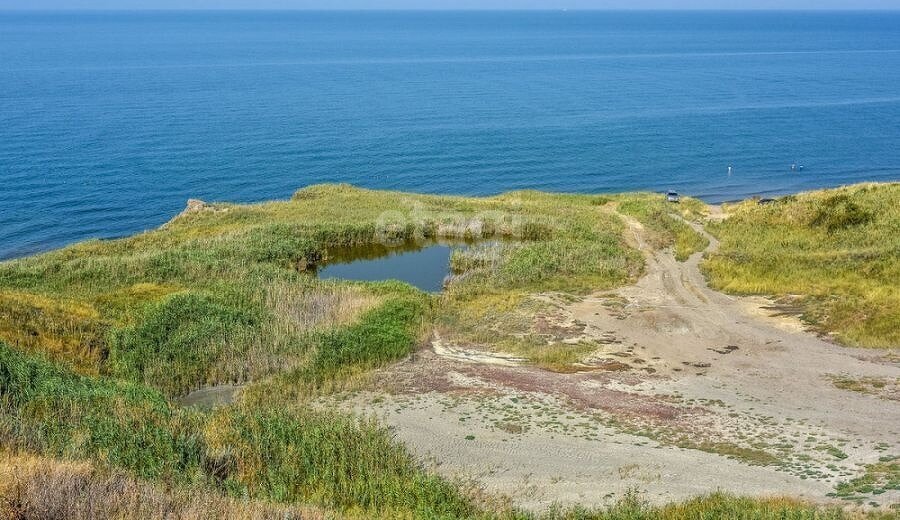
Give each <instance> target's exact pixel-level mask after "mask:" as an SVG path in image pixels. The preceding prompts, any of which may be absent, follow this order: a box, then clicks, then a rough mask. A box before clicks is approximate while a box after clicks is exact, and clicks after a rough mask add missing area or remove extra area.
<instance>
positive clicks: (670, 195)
mask: <svg viewBox="0 0 900 520" xmlns="http://www.w3.org/2000/svg"><path fill="white" fill-rule="evenodd" d="M666 200H667V201H669V202H678V201H679V200H681V199H680V198H679V197H678V192H677V191H667V192H666Z"/></svg>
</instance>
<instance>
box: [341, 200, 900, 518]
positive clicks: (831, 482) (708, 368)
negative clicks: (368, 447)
mask: <svg viewBox="0 0 900 520" xmlns="http://www.w3.org/2000/svg"><path fill="white" fill-rule="evenodd" d="M715 216H716V215H715V212H714V213H713V217H715ZM626 220H627V222H628V225H629V232H630V233H631V237H632V239H633V243H634V244H635V245H636V246H638V247H639V248H641V250H642V251H644V253H645V256H646V258H647V269H646V273H645V275H644V276H643V277H642V278H641V279H640V280H639V281H638V282H637V283H636V284H635V285H632V286H629V287H625V288H622V289H620V290H617V291H611V292H604V293H598V294H594V295H590V296H589V297H585V298H577V299H573V298H571V297H568V296H566V297H563V296H562V295H555V294H541V295H535V296H534V297H535V298H539V299H541V300H542V301H544V302H546V303H548V304H550V305H552V306H553V307H554V309H555V312H554V313H553V315H554V316H555V317H556V318H555V319H558V320H561V321H563V322H565V323H567V324H572V323H576V324H578V326H577V327H569V329H571V330H572V331H573V332H572V336H573V337H571V338H568V339H570V340H572V341H581V340H586V339H587V340H592V341H594V342H596V344H598V345H599V348H598V350H597V351H596V352H594V353H592V354H591V356H589V358H588V359H586V360H585V361H584V362H583V363H582V365H583V366H581V367H580V368H581V370H579V371H575V372H572V373H557V372H552V371H548V370H543V369H540V368H537V367H533V366H528V365H527V364H526V363H525V362H524V360H522V359H519V358H517V357H515V356H513V355H510V354H504V353H496V352H489V351H487V350H478V349H473V348H472V347H471V346H468V345H467V346H466V347H465V348H461V347H458V346H454V345H452V344H448V343H447V342H446V341H444V340H442V339H441V338H438V337H436V338H434V341H433V343H432V345H431V347H430V348H424V349H422V350H420V351H419V352H417V353H416V354H415V355H413V356H412V357H410V358H409V359H406V360H404V361H402V362H400V363H398V364H396V365H394V366H391V367H390V368H388V369H385V370H382V371H380V372H379V373H378V374H377V376H376V382H375V383H376V384H375V385H373V388H377V389H379V390H378V391H374V390H373V391H368V392H365V393H362V394H358V395H356V396H355V397H354V398H353V399H352V400H350V401H349V403H345V404H349V405H350V406H353V407H354V408H356V409H357V410H359V411H361V412H363V413H367V414H374V415H376V416H378V417H379V418H381V419H382V420H383V421H384V422H385V423H386V424H388V425H390V426H391V427H392V428H393V429H394V430H395V431H396V434H397V436H398V438H399V439H400V440H402V441H403V442H404V443H406V445H407V446H409V447H410V449H411V450H413V452H414V453H416V454H417V455H419V456H420V457H422V459H423V460H426V461H428V462H429V463H431V464H433V465H434V466H435V467H436V468H437V470H438V471H440V472H442V473H444V474H446V475H449V476H452V477H454V478H460V479H466V480H473V481H474V482H476V483H477V484H478V485H480V486H483V487H484V488H485V489H486V490H487V491H489V492H495V493H500V494H504V495H507V496H509V497H510V499H511V500H513V501H514V502H516V503H517V504H519V505H522V506H525V507H529V508H535V509H540V508H544V507H546V506H548V505H549V504H551V503H553V502H561V503H563V504H574V503H579V504H583V505H588V506H590V505H600V504H605V503H609V502H611V501H614V500H615V499H617V498H620V497H621V496H622V495H623V494H624V493H625V492H627V491H628V490H631V489H636V490H638V491H639V492H641V493H642V495H643V497H644V498H645V499H647V500H649V501H651V502H654V503H662V502H667V501H671V500H676V499H681V498H686V497H689V496H693V495H697V494H700V493H705V492H711V491H715V490H725V491H730V492H734V493H738V494H747V495H772V494H786V495H792V496H800V497H805V498H808V499H811V500H816V501H828V500H841V498H840V497H835V496H834V492H835V486H836V485H837V484H838V483H839V482H842V481H848V480H850V479H853V478H856V477H859V476H860V475H862V474H864V472H865V465H866V464H873V463H877V462H879V460H881V461H884V460H887V459H888V458H889V457H891V456H895V455H898V454H900V443H898V439H900V391H898V385H897V382H898V381H900V364H898V359H900V358H898V355H897V350H894V351H886V350H861V349H850V348H845V347H841V346H838V345H835V344H833V343H831V342H829V341H828V340H827V338H820V337H817V336H816V335H815V334H813V333H811V332H808V331H806V330H804V327H803V325H802V323H801V322H800V321H799V320H798V319H797V317H796V315H795V314H796V313H795V312H794V309H792V308H791V307H790V305H789V304H785V303H783V302H782V303H776V302H772V301H769V300H766V299H764V298H743V297H732V296H727V295H724V294H721V293H718V292H716V291H713V290H711V289H709V288H708V287H707V285H706V283H705V280H704V278H703V276H702V274H701V273H700V270H699V268H698V265H699V263H700V260H701V256H702V253H697V254H695V255H693V256H692V257H691V258H690V259H689V260H687V261H686V262H677V261H676V260H675V259H674V258H673V256H672V254H671V252H668V251H653V250H652V249H650V248H649V247H646V246H645V245H644V242H643V240H642V233H643V230H642V228H641V226H640V224H639V223H637V222H636V221H633V220H630V219H626ZM692 225H694V227H695V229H697V230H698V231H700V232H703V230H702V228H701V226H699V225H696V224H692ZM704 233H705V232H704ZM707 238H709V239H710V246H709V248H708V249H707V251H714V250H715V248H716V247H717V242H716V240H715V239H714V238H713V237H711V236H708V235H707ZM837 381H845V382H846V381H850V382H851V383H855V382H867V381H868V382H873V381H874V382H877V383H878V384H876V385H869V386H865V385H862V386H860V385H854V384H843V385H841V384H836V382H837ZM860 388H868V389H869V390H870V391H860ZM856 498H857V499H858V500H859V501H862V502H863V503H864V504H870V505H874V504H879V505H881V506H889V505H890V504H896V503H898V502H900V492H898V491H897V490H890V489H889V490H886V491H883V492H879V493H878V494H871V496H865V497H864V498H863V497H856Z"/></svg>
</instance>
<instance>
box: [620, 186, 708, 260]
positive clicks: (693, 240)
mask: <svg viewBox="0 0 900 520" xmlns="http://www.w3.org/2000/svg"><path fill="white" fill-rule="evenodd" d="M618 199H619V205H618V210H619V211H620V212H622V213H624V214H626V215H629V216H631V217H634V218H635V219H637V220H638V222H640V223H641V224H642V225H643V226H644V229H645V230H646V232H647V233H646V235H647V239H648V241H649V242H650V244H651V245H652V246H654V247H655V248H657V249H662V248H665V247H672V248H673V250H674V252H675V259H676V260H679V261H682V262H683V261H685V260H687V259H688V257H690V256H691V255H692V254H694V253H696V252H698V251H703V250H704V249H705V248H706V246H708V245H709V240H707V239H706V237H704V236H703V235H701V234H699V233H697V232H696V231H694V230H693V229H691V227H690V226H689V225H687V224H685V223H684V222H683V221H681V220H679V219H677V218H674V217H673V216H672V215H678V216H680V217H682V218H684V219H687V220H696V219H697V218H699V217H701V216H702V215H703V214H704V213H705V210H704V207H705V206H704V204H703V203H702V202H700V201H699V200H697V199H692V198H690V197H683V198H682V199H681V202H679V203H677V204H673V203H670V202H666V198H665V196H663V195H655V194H629V195H621V196H619V197H618Z"/></svg>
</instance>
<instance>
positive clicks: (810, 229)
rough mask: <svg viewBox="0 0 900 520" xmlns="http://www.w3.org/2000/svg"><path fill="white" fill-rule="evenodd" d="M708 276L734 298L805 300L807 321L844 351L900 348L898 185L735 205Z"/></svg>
mask: <svg viewBox="0 0 900 520" xmlns="http://www.w3.org/2000/svg"><path fill="white" fill-rule="evenodd" d="M727 211H728V215H729V216H728V218H727V219H725V220H723V221H721V222H716V223H711V224H710V225H709V226H708V229H709V230H710V231H711V232H712V233H713V234H715V235H716V236H717V237H718V238H719V240H720V241H721V246H720V248H719V251H718V252H717V253H716V254H714V255H712V256H710V258H708V259H707V260H706V261H705V262H704V264H703V269H704V271H705V272H706V274H707V275H708V277H709V279H710V282H711V283H712V285H713V286H715V287H716V288H719V289H722V290H724V291H727V292H731V293H737V294H767V295H775V296H782V297H783V296H794V295H796V296H799V297H800V300H799V302H800V304H801V305H802V307H803V311H804V313H803V318H804V319H805V320H807V321H808V322H810V323H812V324H814V325H815V326H816V327H818V328H819V329H820V330H821V331H822V332H825V333H830V334H833V335H834V336H835V337H837V338H838V339H839V340H841V341H842V342H844V343H846V344H848V345H853V346H863V347H896V346H898V345H900V326H898V324H900V184H896V183H895V184H869V185H856V186H850V187H846V188H839V189H835V190H825V191H818V192H811V193H804V194H800V195H797V196H791V197H785V198H783V199H779V201H778V202H775V203H773V204H767V205H757V204H756V203H755V202H753V201H748V202H745V203H742V204H737V205H733V206H729V207H728V208H727Z"/></svg>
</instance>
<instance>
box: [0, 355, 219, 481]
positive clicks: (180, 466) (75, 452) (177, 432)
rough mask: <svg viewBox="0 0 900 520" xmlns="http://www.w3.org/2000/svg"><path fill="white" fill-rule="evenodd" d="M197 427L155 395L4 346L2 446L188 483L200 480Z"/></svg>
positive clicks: (1, 367)
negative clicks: (81, 372)
mask: <svg viewBox="0 0 900 520" xmlns="http://www.w3.org/2000/svg"><path fill="white" fill-rule="evenodd" d="M198 429H199V428H198V423H197V422H196V418H195V417H193V416H190V415H187V414H184V413H183V412H181V411H180V410H177V409H173V408H172V407H171V406H170V405H169V403H168V401H166V399H165V398H164V397H163V396H161V395H160V394H159V393H157V392H155V391H153V390H149V389H147V388H145V387H143V386H140V385H136V384H132V383H125V382H116V381H110V380H106V379H96V378H89V377H85V376H80V375H77V374H73V373H71V372H69V371H66V370H64V369H61V368H59V367H57V366H55V365H53V364H51V363H49V362H47V361H43V360H40V359H36V358H33V357H30V356H27V355H25V354H22V353H19V352H16V351H14V350H13V349H11V348H9V347H8V346H6V345H4V344H2V343H0V438H2V439H3V445H4V446H7V447H12V446H17V447H20V448H24V449H28V450H34V451H38V452H41V453H45V454H51V455H53V456H56V457H63V458H69V459H79V458H90V459H94V460H97V461H100V462H102V463H104V464H108V465H110V466H115V467H120V468H124V469H127V470H130V471H133V472H134V473H135V474H136V475H138V476H140V477H144V478H151V479H152V478H162V477H168V478H171V479H173V480H176V481H182V482H184V481H188V480H192V479H194V478H196V477H197V476H198V475H199V468H200V464H201V460H202V458H203V457H202V454H203V443H202V441H201V439H200V438H199V437H198V435H197V434H196V432H197V430H198Z"/></svg>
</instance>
